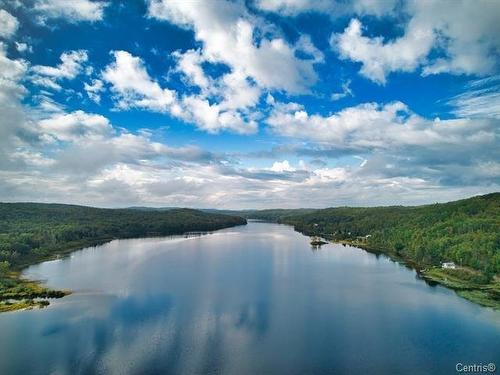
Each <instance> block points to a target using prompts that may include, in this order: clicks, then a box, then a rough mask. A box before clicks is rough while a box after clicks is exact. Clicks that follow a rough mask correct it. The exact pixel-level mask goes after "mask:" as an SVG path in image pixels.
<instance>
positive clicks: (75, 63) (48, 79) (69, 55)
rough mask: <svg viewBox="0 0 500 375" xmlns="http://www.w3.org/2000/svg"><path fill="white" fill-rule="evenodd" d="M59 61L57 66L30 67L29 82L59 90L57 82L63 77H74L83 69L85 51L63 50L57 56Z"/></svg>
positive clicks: (85, 58) (85, 59) (86, 58)
mask: <svg viewBox="0 0 500 375" xmlns="http://www.w3.org/2000/svg"><path fill="white" fill-rule="evenodd" d="M59 59H60V60H61V63H60V64H59V65H57V66H55V67H54V66H46V65H35V66H33V67H31V69H30V71H31V78H30V80H31V82H32V83H33V84H35V85H39V86H44V87H46V88H50V89H53V90H61V89H62V87H61V85H60V84H59V83H58V81H61V80H63V79H68V80H70V79H74V78H75V77H76V76H77V75H79V74H80V73H81V72H82V71H83V65H84V63H85V62H86V61H87V60H88V56H87V51H84V50H77V51H68V52H63V53H62V54H61V56H60V57H59Z"/></svg>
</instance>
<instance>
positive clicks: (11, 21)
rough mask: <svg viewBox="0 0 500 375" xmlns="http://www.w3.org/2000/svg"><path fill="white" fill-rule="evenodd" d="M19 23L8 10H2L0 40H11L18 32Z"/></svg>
mask: <svg viewBox="0 0 500 375" xmlns="http://www.w3.org/2000/svg"><path fill="white" fill-rule="evenodd" d="M18 27H19V21H18V20H17V18H16V17H14V16H13V15H12V14H10V13H9V12H7V11H6V10H3V9H0V38H5V39H9V38H11V37H12V36H13V35H14V34H15V33H16V31H17V28H18Z"/></svg>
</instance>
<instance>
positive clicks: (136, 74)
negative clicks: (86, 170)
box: [102, 51, 257, 133]
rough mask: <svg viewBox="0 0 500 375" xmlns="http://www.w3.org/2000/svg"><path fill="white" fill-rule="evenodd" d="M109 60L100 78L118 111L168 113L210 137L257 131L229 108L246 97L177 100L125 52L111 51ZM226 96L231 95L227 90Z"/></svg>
mask: <svg viewBox="0 0 500 375" xmlns="http://www.w3.org/2000/svg"><path fill="white" fill-rule="evenodd" d="M113 56H114V59H115V61H114V62H113V63H111V64H110V65H108V66H107V67H106V69H105V70H104V71H103V73H102V77H103V79H104V80H105V81H106V82H108V83H110V84H111V85H112V86H111V87H112V90H113V92H114V93H115V95H116V103H117V106H118V108H119V109H127V108H143V109H148V110H152V111H157V112H165V113H169V114H171V115H172V116H174V117H177V118H180V119H183V120H185V121H187V122H190V123H194V124H196V126H198V127H199V128H200V129H203V130H205V131H208V132H210V133H217V132H219V131H221V130H231V131H234V132H238V133H252V132H255V130H256V129H257V124H256V122H255V121H253V120H251V119H246V117H245V116H244V115H243V114H242V113H240V112H238V111H236V110H232V108H231V105H230V104H231V103H232V102H234V101H236V100H238V98H239V97H238V96H237V95H240V96H243V97H248V93H245V94H240V93H236V94H234V95H233V96H230V97H229V100H226V101H224V102H222V103H216V102H215V103H210V102H209V100H208V99H207V98H206V97H204V96H203V95H184V96H182V97H179V96H178V95H177V93H176V92H175V91H174V90H170V89H168V88H162V87H161V86H160V84H159V83H158V82H157V81H155V80H154V79H153V78H151V76H150V75H149V73H148V72H147V70H146V67H145V66H144V63H143V61H142V60H141V59H140V58H139V57H136V56H132V55H131V54H130V53H129V52H126V51H115V52H113ZM234 82H236V83H238V82H237V80H235V79H232V80H229V81H228V84H233V83H234ZM226 92H228V94H231V91H229V90H226Z"/></svg>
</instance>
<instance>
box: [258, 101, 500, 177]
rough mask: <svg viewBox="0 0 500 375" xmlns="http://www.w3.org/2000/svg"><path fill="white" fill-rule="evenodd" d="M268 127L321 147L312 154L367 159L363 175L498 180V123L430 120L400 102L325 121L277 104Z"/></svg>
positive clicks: (370, 106)
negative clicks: (372, 173)
mask: <svg viewBox="0 0 500 375" xmlns="http://www.w3.org/2000/svg"><path fill="white" fill-rule="evenodd" d="M266 122H267V123H268V124H269V125H270V126H271V128H272V129H274V132H275V133H277V134H279V135H282V136H286V137H292V138H295V139H300V140H310V141H312V142H314V143H316V144H318V145H321V148H320V149H317V150H316V151H315V152H314V153H312V154H311V153H310V155H316V156H324V157H325V156H326V157H328V156H329V155H330V154H331V153H332V152H333V154H332V155H333V157H339V155H349V153H350V154H358V155H364V157H363V159H367V162H363V163H362V168H363V171H364V172H365V173H367V172H368V171H371V172H374V173H375V172H376V173H377V174H381V175H384V176H389V177H403V176H416V177H417V176H418V177H419V178H421V179H423V180H424V181H426V182H429V181H435V183H436V185H439V184H463V185H470V184H474V183H478V182H479V181H481V183H484V184H498V183H499V181H500V174H498V162H497V160H499V158H500V152H499V151H498V149H497V147H496V145H498V143H499V139H500V134H499V131H498V129H499V128H500V126H499V125H500V123H499V121H498V119H495V118H475V119H467V118H463V119H450V120H439V119H434V120H429V119H426V118H423V117H421V116H419V115H417V114H415V113H413V112H412V111H411V110H410V109H409V108H408V107H407V106H406V105H405V104H403V103H401V102H393V103H389V104H385V105H379V104H375V103H366V104H362V105H358V106H355V107H350V108H345V109H343V110H341V111H339V112H337V113H334V114H332V115H330V116H322V115H319V114H309V113H307V111H305V110H304V108H303V107H302V106H301V105H298V104H295V103H288V104H282V103H277V104H276V105H275V109H274V110H273V111H272V112H271V114H270V116H269V118H268V119H267V120H266ZM337 150H338V151H339V152H337ZM375 160H379V162H377V163H376V162H375Z"/></svg>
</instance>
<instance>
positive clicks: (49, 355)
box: [0, 222, 500, 374]
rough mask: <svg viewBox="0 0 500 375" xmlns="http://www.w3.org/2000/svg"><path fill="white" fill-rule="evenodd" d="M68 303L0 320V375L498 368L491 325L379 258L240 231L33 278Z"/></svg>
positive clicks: (269, 228)
mask: <svg viewBox="0 0 500 375" xmlns="http://www.w3.org/2000/svg"><path fill="white" fill-rule="evenodd" d="M24 275H25V276H27V277H29V278H32V279H37V280H44V281H45V283H46V284H47V285H48V286H50V287H53V288H56V289H71V290H72V291H73V292H74V293H73V294H72V295H70V296H68V297H65V298H62V299H59V300H52V301H51V305H50V306H49V307H48V308H45V309H42V310H32V311H17V312H10V313H5V314H1V315H0V373H1V374H92V373H102V374H156V373H158V374H200V373H217V374H276V373H279V374H305V373H307V374H330V373H334V374H343V373H356V374H366V373H371V374H389V373H405V374H413V373H414V374H448V373H455V372H456V371H455V366H456V364H457V363H463V364H474V363H475V364H480V363H482V364H488V363H490V362H494V363H496V365H497V366H498V365H500V352H499V350H498V348H500V313H499V312H495V311H493V310H491V309H487V308H483V307H480V306H478V305H475V304H473V303H471V302H468V301H466V300H464V299H462V298H460V297H458V296H457V295H456V294H455V292H453V291H451V290H448V289H446V288H443V287H440V286H435V287H431V286H429V285H427V284H426V283H425V282H424V281H422V280H420V279H418V277H417V275H416V273H415V271H413V270H410V269H408V268H406V267H404V266H402V265H399V264H397V263H395V262H393V261H391V260H389V259H388V258H386V257H385V256H376V255H374V254H370V253H368V252H365V251H364V250H361V249H357V248H353V247H349V246H347V247H344V246H342V245H337V244H327V245H324V246H322V247H321V248H320V249H317V250H314V249H312V248H311V246H310V244H309V238H308V237H305V236H303V235H301V234H299V233H297V232H295V231H294V230H293V228H291V227H289V226H285V225H278V224H269V223H261V222H249V224H248V225H246V226H239V227H235V228H229V229H225V230H221V231H217V232H215V233H212V234H207V235H204V236H195V237H188V238H184V237H176V238H147V239H133V240H116V241H112V242H110V243H107V244H104V245H102V246H98V247H93V248H87V249H84V250H81V251H78V252H75V253H73V254H72V255H71V256H70V257H68V258H64V259H60V260H56V261H51V262H45V263H42V264H39V265H35V266H32V267H30V268H29V269H27V270H26V271H25V272H24Z"/></svg>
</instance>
